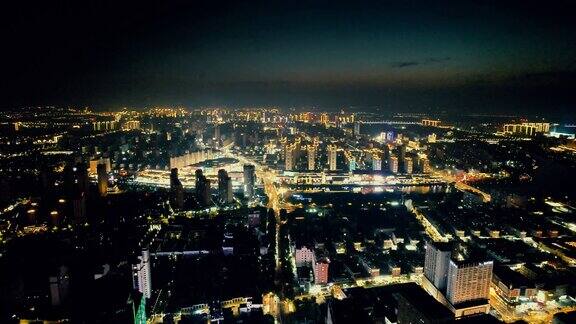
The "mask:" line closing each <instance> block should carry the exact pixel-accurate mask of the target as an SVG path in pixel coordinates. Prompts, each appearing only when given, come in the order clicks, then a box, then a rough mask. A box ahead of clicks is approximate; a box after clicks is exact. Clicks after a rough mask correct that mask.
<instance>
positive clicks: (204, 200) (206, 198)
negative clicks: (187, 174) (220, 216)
mask: <svg viewBox="0 0 576 324" xmlns="http://www.w3.org/2000/svg"><path fill="white" fill-rule="evenodd" d="M196 196H197V197H198V201H199V202H200V204H201V205H202V206H207V205H209V204H210V180H208V179H207V178H206V177H205V176H204V174H202V170H201V169H198V170H196Z"/></svg>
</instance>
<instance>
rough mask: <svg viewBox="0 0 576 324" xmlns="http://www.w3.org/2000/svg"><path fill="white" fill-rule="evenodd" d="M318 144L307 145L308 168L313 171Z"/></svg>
mask: <svg viewBox="0 0 576 324" xmlns="http://www.w3.org/2000/svg"><path fill="white" fill-rule="evenodd" d="M317 149H318V146H317V145H316V143H313V144H309V145H308V170H309V171H313V170H314V169H316V151H317Z"/></svg>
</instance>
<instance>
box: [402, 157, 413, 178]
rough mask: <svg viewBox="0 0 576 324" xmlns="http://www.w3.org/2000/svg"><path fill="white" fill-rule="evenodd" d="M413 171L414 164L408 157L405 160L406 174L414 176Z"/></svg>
mask: <svg viewBox="0 0 576 324" xmlns="http://www.w3.org/2000/svg"><path fill="white" fill-rule="evenodd" d="M412 171H414V163H413V162H412V158H411V157H407V158H405V159H404V172H405V173H407V174H412Z"/></svg>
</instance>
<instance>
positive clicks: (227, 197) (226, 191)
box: [218, 169, 234, 204]
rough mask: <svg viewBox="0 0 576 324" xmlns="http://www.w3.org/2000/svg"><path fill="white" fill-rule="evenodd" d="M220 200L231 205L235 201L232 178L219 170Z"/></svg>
mask: <svg viewBox="0 0 576 324" xmlns="http://www.w3.org/2000/svg"><path fill="white" fill-rule="evenodd" d="M218 199H219V200H220V202H221V203H223V204H229V203H231V202H232V201H233V200H234V196H233V192H232V178H230V177H229V176H228V172H226V170H224V169H220V170H218Z"/></svg>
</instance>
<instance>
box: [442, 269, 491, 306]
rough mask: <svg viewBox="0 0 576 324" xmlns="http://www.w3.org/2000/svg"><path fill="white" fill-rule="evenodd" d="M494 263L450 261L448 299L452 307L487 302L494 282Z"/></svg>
mask: <svg viewBox="0 0 576 324" xmlns="http://www.w3.org/2000/svg"><path fill="white" fill-rule="evenodd" d="M493 266H494V263H493V262H492V261H486V262H469V261H455V260H450V264H449V266H448V280H447V287H446V298H448V301H450V303H451V304H452V305H458V304H461V303H464V302H469V301H478V300H481V301H487V300H488V297H489V291H490V282H491V281H492V268H493Z"/></svg>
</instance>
